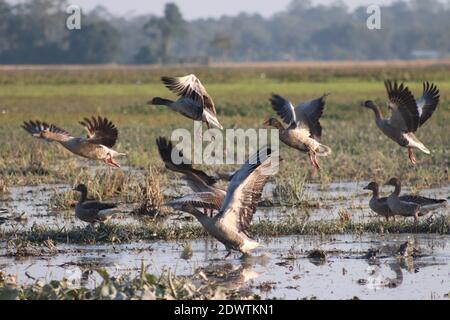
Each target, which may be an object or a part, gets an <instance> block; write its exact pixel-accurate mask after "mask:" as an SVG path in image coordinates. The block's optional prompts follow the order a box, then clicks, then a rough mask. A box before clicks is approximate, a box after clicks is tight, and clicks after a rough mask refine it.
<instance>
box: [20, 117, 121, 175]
mask: <svg viewBox="0 0 450 320" xmlns="http://www.w3.org/2000/svg"><path fill="white" fill-rule="evenodd" d="M80 124H81V125H82V126H83V127H85V128H86V130H87V132H88V134H87V136H80V137H74V136H72V135H71V134H70V133H68V132H67V131H66V130H64V129H61V128H59V127H57V126H55V125H53V124H48V123H46V122H41V121H28V122H27V121H25V122H24V123H23V125H22V128H23V129H25V130H26V131H27V132H28V133H30V134H31V135H32V136H33V137H36V138H39V139H43V140H46V141H49V142H51V141H57V142H59V143H60V144H61V145H62V146H63V147H64V148H66V149H67V150H69V151H70V152H72V153H74V154H76V155H79V156H81V157H84V158H88V159H92V160H101V161H104V162H105V163H106V164H108V165H111V166H114V167H118V168H120V165H119V164H118V163H117V162H115V161H114V157H117V156H125V155H126V154H125V153H119V152H117V151H115V150H113V149H112V147H113V146H114V145H115V144H116V141H117V138H118V135H119V132H118V130H117V128H116V126H115V125H114V124H113V123H112V122H111V121H109V120H108V119H107V118H102V117H92V118H91V119H88V118H85V119H84V120H83V121H80Z"/></svg>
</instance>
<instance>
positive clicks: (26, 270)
mask: <svg viewBox="0 0 450 320" xmlns="http://www.w3.org/2000/svg"><path fill="white" fill-rule="evenodd" d="M365 185H366V182H364V183H362V182H360V183H347V182H342V183H333V184H331V185H329V186H327V187H326V188H322V187H321V186H319V185H313V184H308V185H306V193H307V198H308V200H310V201H318V202H320V204H321V205H320V207H319V208H308V209H305V208H288V207H261V208H259V209H258V211H257V213H256V215H255V220H264V219H271V220H281V219H283V218H286V217H287V216H289V215H303V216H304V217H305V219H308V220H321V219H338V218H339V212H340V211H341V210H346V211H348V212H350V214H351V217H352V219H356V220H361V221H363V220H368V219H378V218H377V217H376V216H375V215H374V214H373V213H371V212H370V209H369V208H368V200H369V197H370V196H369V194H368V193H366V192H364V191H362V190H361V189H362V187H364V186H365ZM69 187H70V186H68V185H45V186H35V187H14V188H11V189H10V194H8V195H7V196H6V197H4V198H3V199H2V201H0V208H6V209H8V211H9V215H14V216H15V215H19V214H21V213H23V212H25V213H26V214H27V217H28V219H27V220H26V221H24V222H23V223H22V224H19V223H17V222H14V221H10V222H7V223H5V224H4V225H2V226H0V228H3V229H4V230H7V229H8V228H19V229H20V228H22V229H29V228H31V227H32V226H33V225H35V224H36V225H43V224H45V225H53V226H59V227H66V228H70V227H73V226H80V225H83V223H82V222H80V221H77V220H75V219H74V216H73V212H71V211H68V212H55V211H52V210H50V209H49V208H48V202H49V199H50V197H51V196H52V195H53V194H54V193H57V192H64V191H67V190H68V189H69ZM385 191H389V190H385ZM449 191H450V186H446V187H443V188H439V189H429V190H423V191H422V192H421V193H420V194H422V195H430V196H433V197H440V198H447V197H448V194H449ZM405 192H408V189H407V188H405ZM265 196H266V197H268V196H270V186H269V187H268V188H266V192H265ZM448 213H449V210H448V208H447V209H444V210H441V211H440V212H439V214H448ZM119 223H124V224H127V223H138V220H136V219H134V218H132V217H128V218H125V219H119ZM259 240H260V241H261V243H262V244H263V245H264V247H263V248H261V249H259V250H257V251H255V253H254V255H253V257H248V258H245V259H241V257H240V256H239V255H238V254H235V255H232V256H231V257H230V258H228V259H226V260H223V257H224V256H225V254H226V252H225V250H224V247H223V246H222V245H221V244H220V243H218V242H217V241H215V240H213V239H210V238H207V239H197V240H192V241H183V242H176V241H156V242H140V243H130V244H121V245H115V244H114V245H111V244H110V245H64V244H57V245H56V248H57V250H58V252H57V253H56V254H54V255H47V256H46V255H44V256H37V257H32V256H30V257H14V256H9V255H8V252H7V249H6V243H5V242H0V243H1V246H0V270H2V271H5V272H6V273H7V274H13V275H16V276H17V280H18V282H19V283H33V282H35V281H36V280H37V279H40V280H43V281H45V282H48V281H50V280H54V279H56V280H61V279H62V278H64V277H66V278H70V279H71V280H73V281H74V282H75V283H76V284H82V285H86V286H90V287H93V286H95V284H96V283H97V284H98V282H99V281H101V279H100V277H99V276H98V275H96V274H95V273H91V274H87V273H83V272H84V271H85V270H88V269H96V268H106V269H107V270H108V271H109V272H110V273H111V274H112V275H118V274H122V273H131V274H137V273H138V272H139V270H140V268H141V265H142V263H144V264H145V265H147V266H148V268H149V269H148V271H149V272H150V273H155V274H160V273H161V272H162V271H163V270H167V269H170V270H171V271H172V272H173V273H175V274H177V275H187V276H189V275H192V274H194V273H196V272H200V270H201V271H202V272H204V274H205V276H206V277H208V278H209V279H213V280H215V281H217V282H219V283H221V284H223V285H224V286H226V287H228V288H233V289H236V290H237V289H239V290H246V291H250V292H253V293H256V294H258V295H260V296H261V297H262V298H281V299H300V298H319V299H351V298H354V297H358V298H362V299H395V298H398V299H446V298H448V296H446V295H447V294H448V293H449V292H450V235H435V234H418V235H413V234H411V235H408V234H402V235H394V234H393V235H378V234H370V235H364V236H354V235H335V236H333V235H331V236H322V237H320V236H287V237H278V238H266V239H259ZM408 240H410V241H411V240H412V241H414V242H415V247H416V248H418V250H419V251H418V254H417V255H416V256H415V257H409V258H404V257H402V256H401V255H400V254H399V253H398V251H399V248H400V246H401V245H402V244H403V243H405V242H406V241H408ZM186 243H188V244H189V245H190V246H191V247H192V256H191V257H190V258H189V259H187V260H185V259H183V258H181V256H182V253H183V251H184V248H183V246H184V245H185V244H186ZM315 249H320V250H322V251H324V252H325V254H326V260H320V259H319V260H313V259H309V258H307V255H308V253H309V252H310V251H312V250H315ZM375 251H376V252H377V254H376V256H375V257H374V258H370V259H369V258H368V256H367V255H368V252H375ZM199 268H200V269H199Z"/></svg>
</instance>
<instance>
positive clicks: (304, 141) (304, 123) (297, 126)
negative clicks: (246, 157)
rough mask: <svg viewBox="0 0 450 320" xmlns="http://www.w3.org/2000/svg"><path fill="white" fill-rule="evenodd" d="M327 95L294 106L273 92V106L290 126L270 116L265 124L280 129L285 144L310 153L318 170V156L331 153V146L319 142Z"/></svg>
mask: <svg viewBox="0 0 450 320" xmlns="http://www.w3.org/2000/svg"><path fill="white" fill-rule="evenodd" d="M326 96H327V94H325V95H323V96H322V97H320V98H318V99H315V100H312V101H309V102H306V103H303V104H300V105H298V106H297V107H295V108H294V106H293V105H292V103H291V102H289V101H288V100H286V99H284V98H283V97H281V96H279V95H277V94H273V95H272V97H271V99H270V102H271V103H272V107H273V109H274V110H275V111H276V112H277V114H278V115H279V116H280V117H281V118H282V119H283V121H284V122H285V123H286V124H288V125H289V127H288V128H284V127H283V125H282V124H281V123H280V122H279V121H278V120H277V119H275V118H270V119H269V120H267V121H266V122H264V124H263V126H264V127H275V128H276V129H278V130H279V131H280V140H281V141H282V142H283V143H284V144H286V145H288V146H290V147H292V148H294V149H297V150H300V151H302V152H306V153H308V154H309V159H310V161H311V164H312V165H313V167H315V168H316V169H317V170H320V165H319V162H318V161H317V158H316V156H328V155H329V154H331V148H330V147H328V146H325V145H323V144H321V143H320V142H319V141H320V139H321V136H322V126H321V125H320V122H319V120H320V117H321V116H322V113H323V110H324V107H325V97H326Z"/></svg>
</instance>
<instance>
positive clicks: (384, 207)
mask: <svg viewBox="0 0 450 320" xmlns="http://www.w3.org/2000/svg"><path fill="white" fill-rule="evenodd" d="M363 189H364V190H371V191H372V198H371V199H370V201H369V207H370V209H372V211H374V212H375V213H378V214H379V215H380V216H383V217H385V218H386V220H387V221H389V218H390V217H392V218H394V219H395V213H394V212H392V210H391V209H389V206H388V203H387V197H382V198H380V194H379V187H378V183H376V182H371V183H369V184H368V185H367V186H365V187H364V188H363Z"/></svg>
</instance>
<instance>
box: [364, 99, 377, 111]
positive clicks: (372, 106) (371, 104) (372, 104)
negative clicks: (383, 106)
mask: <svg viewBox="0 0 450 320" xmlns="http://www.w3.org/2000/svg"><path fill="white" fill-rule="evenodd" d="M361 106H362V107H365V108H368V109H372V110H374V109H377V108H378V107H377V105H376V104H375V102H373V101H372V100H367V101H364V102H363V103H362V104H361Z"/></svg>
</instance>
